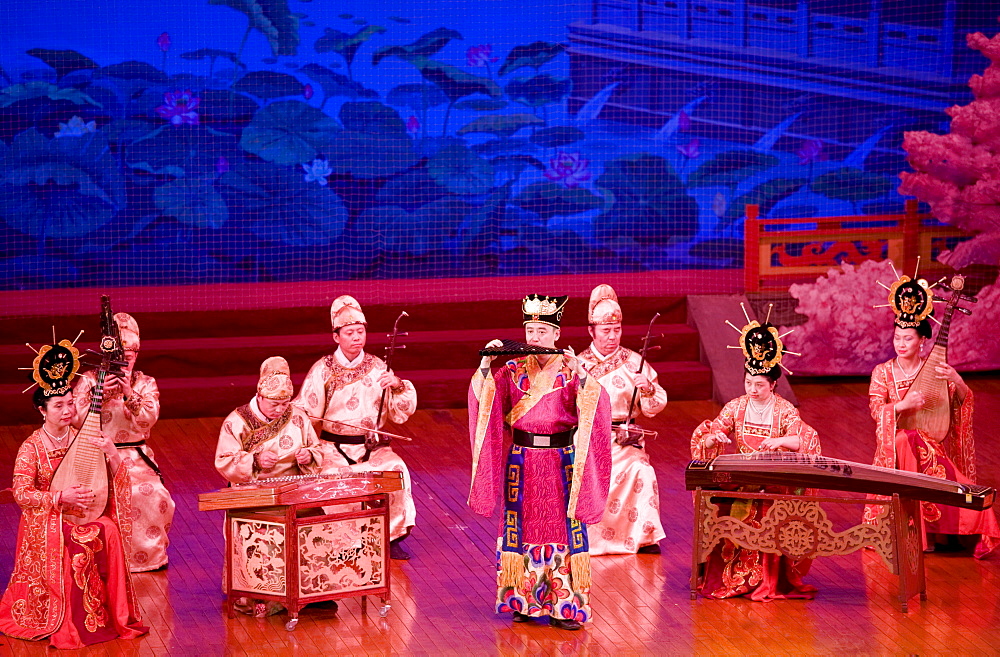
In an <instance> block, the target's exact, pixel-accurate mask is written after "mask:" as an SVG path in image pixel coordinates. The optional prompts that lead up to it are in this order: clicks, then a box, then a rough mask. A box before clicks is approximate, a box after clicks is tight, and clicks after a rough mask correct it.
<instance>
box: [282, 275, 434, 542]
mask: <svg viewBox="0 0 1000 657" xmlns="http://www.w3.org/2000/svg"><path fill="white" fill-rule="evenodd" d="M330 322H331V324H332V326H333V341H334V342H335V343H336V344H337V350H336V351H334V352H333V353H332V354H330V355H328V356H326V357H324V358H321V359H320V360H318V361H317V362H316V363H315V364H314V365H313V366H312V368H310V370H309V373H308V374H307V375H306V380H305V381H304V382H303V383H302V389H301V390H300V391H299V396H298V397H297V398H296V399H295V404H296V405H297V406H298V407H299V408H301V409H302V410H304V411H305V412H306V413H308V414H309V415H310V416H311V417H312V419H313V423H314V425H315V426H316V428H317V430H319V431H320V432H319V438H320V441H321V449H322V451H323V469H324V473H342V472H347V471H350V472H369V471H373V470H380V471H397V472H401V473H402V475H403V489H402V490H399V491H396V492H393V493H389V538H390V542H389V556H390V557H391V558H393V559H401V560H406V559H409V558H410V555H409V553H408V552H407V551H406V550H405V549H403V546H402V541H403V540H404V539H405V538H406V537H407V536H409V535H410V531H411V530H412V529H413V525H414V523H415V522H416V518H417V508H416V506H414V504H413V491H412V489H411V483H410V471H409V469H407V467H406V463H404V462H403V459H402V458H400V457H399V455H397V454H396V453H395V452H394V451H393V450H392V447H391V446H390V444H389V441H390V439H389V437H388V436H384V435H380V434H374V433H370V432H369V431H368V430H369V429H379V428H381V425H383V424H384V423H385V421H386V420H390V421H392V422H395V423H396V424H402V423H403V422H406V420H407V419H409V417H410V416H411V415H413V412H414V411H415V410H416V408H417V391H416V389H415V388H414V387H413V384H412V383H410V382H409V381H407V380H405V379H401V378H399V377H398V376H396V375H395V374H394V373H393V372H392V370H390V369H387V368H386V364H385V361H383V360H382V359H381V358H378V357H377V356H373V355H372V354H369V353H366V352H365V345H366V343H367V341H368V320H366V319H365V315H364V313H363V312H362V311H361V305H360V304H359V303H358V302H357V301H356V300H355V299H354V298H353V297H351V296H348V295H346V294H345V295H343V296H340V297H337V298H336V299H335V300H334V301H333V304H332V305H331V306H330ZM383 390H386V391H387V392H386V394H385V395H383ZM383 397H384V398H385V400H386V406H385V408H384V409H383V410H382V412H381V414H380V413H379V406H380V404H381V400H382V399H383ZM376 423H377V424H378V425H379V426H376Z"/></svg>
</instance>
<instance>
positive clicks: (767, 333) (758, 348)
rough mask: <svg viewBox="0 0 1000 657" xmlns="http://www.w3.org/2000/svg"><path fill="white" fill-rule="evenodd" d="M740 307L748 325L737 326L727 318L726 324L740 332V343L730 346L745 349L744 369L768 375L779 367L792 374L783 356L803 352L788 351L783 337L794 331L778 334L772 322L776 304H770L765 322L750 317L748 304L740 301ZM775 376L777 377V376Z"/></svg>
mask: <svg viewBox="0 0 1000 657" xmlns="http://www.w3.org/2000/svg"><path fill="white" fill-rule="evenodd" d="M740 307H741V308H742V309H743V316H744V317H745V318H746V320H747V323H746V326H744V327H743V328H737V327H736V325H735V324H733V323H732V322H730V321H729V320H728V319H727V320H726V324H728V325H729V326H731V327H733V329H734V330H736V331H737V332H738V333H739V334H740V343H739V344H738V345H730V346H729V348H730V349H741V350H742V351H743V359H744V361H745V362H744V364H743V369H744V370H746V372H747V373H748V374H750V375H751V376H757V375H760V374H764V375H767V374H770V373H771V372H773V370H775V369H777V368H778V367H780V368H781V369H783V370H785V371H786V372H788V373H789V374H791V373H792V372H791V370H789V369H788V368H787V367H785V366H784V364H783V363H782V362H781V359H782V357H783V356H784V355H785V354H792V355H794V356H801V355H802V354H799V353H797V352H794V351H788V350H787V349H785V345H784V343H783V342H782V341H781V339H782V338H784V337H785V336H786V335H788V334H789V333H791V332H792V331H788V332H786V333H783V334H781V335H778V329H777V328H775V327H774V326H773V325H772V324H771V323H770V321H769V320H770V319H771V309H772V308H773V307H774V304H768V306H767V317H766V318H765V319H764V323H763V324H761V323H760V322H758V321H757V320H751V319H750V315H749V314H748V313H747V309H746V306H745V305H743V303H742V302H740ZM774 378H777V377H776V376H775V377H774Z"/></svg>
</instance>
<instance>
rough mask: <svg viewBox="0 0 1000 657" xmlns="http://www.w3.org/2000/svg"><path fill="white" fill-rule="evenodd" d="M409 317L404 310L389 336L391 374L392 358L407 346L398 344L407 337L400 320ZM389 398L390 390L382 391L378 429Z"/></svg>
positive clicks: (387, 366) (387, 349)
mask: <svg viewBox="0 0 1000 657" xmlns="http://www.w3.org/2000/svg"><path fill="white" fill-rule="evenodd" d="M409 316H410V315H409V313H407V312H406V311H405V310H404V311H403V312H401V313H399V317H397V318H396V322H395V323H394V324H393V325H392V333H390V334H389V336H388V337H389V344H388V345H386V347H385V371H386V372H391V371H392V357H393V355H394V354H395V353H396V349H406V345H405V344H398V342H397V341H398V340H399V338H405V337H406V335H407V334H406V333H405V332H403V333H401V332H400V331H399V320H401V319H403V318H404V317H409ZM388 396H389V388H383V389H382V399H381V400H380V401H379V403H378V415H377V416H376V417H375V426H376V427H378V426H379V425H380V424H381V421H382V411H383V409H385V399H386V397H388ZM366 431H370V429H366ZM378 433H384V432H378Z"/></svg>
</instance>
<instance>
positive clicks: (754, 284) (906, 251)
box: [743, 199, 971, 292]
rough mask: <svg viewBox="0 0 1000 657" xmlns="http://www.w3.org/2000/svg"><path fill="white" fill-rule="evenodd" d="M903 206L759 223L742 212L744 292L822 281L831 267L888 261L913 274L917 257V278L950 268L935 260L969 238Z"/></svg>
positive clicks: (751, 208)
mask: <svg viewBox="0 0 1000 657" xmlns="http://www.w3.org/2000/svg"><path fill="white" fill-rule="evenodd" d="M917 206H918V204H917V201H916V200H912V199H910V200H907V201H906V206H905V212H904V213H903V214H886V215H863V216H854V217H810V218H802V219H795V218H792V219H785V218H783V219H761V218H760V217H759V212H760V210H759V207H758V206H756V205H748V206H746V224H745V226H744V234H743V257H744V260H743V267H744V286H745V289H746V292H760V291H761V290H766V289H775V288H782V287H787V286H788V285H789V284H791V283H796V282H803V281H806V280H812V279H815V278H816V277H818V276H821V275H822V274H823V273H824V272H826V270H827V269H829V268H830V267H836V266H837V265H840V264H845V263H847V264H853V265H857V264H860V263H861V262H863V261H865V260H878V261H881V260H892V261H893V262H894V263H895V264H896V267H897V268H899V267H902V271H901V273H902V272H907V273H910V274H912V272H913V270H914V268H915V267H916V264H917V256H920V263H921V264H920V274H921V276H924V277H927V278H931V277H934V276H935V275H943V274H945V273H947V272H948V271H951V268H950V267H948V266H947V265H943V264H941V263H940V262H938V261H937V256H938V255H939V254H940V253H941V252H942V251H945V250H948V249H951V248H954V246H955V244H957V243H958V242H962V241H964V240H966V239H969V238H970V237H971V235H969V234H968V233H965V232H963V231H960V230H958V229H956V228H953V227H952V226H944V225H940V224H936V223H934V222H933V216H932V215H930V214H926V213H921V212H918V211H917Z"/></svg>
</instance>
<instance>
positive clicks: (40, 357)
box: [19, 329, 83, 397]
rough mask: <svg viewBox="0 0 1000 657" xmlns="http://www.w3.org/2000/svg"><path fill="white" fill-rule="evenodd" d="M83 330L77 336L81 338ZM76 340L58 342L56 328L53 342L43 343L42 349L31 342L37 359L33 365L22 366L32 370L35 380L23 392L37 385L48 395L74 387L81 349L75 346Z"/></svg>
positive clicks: (57, 394) (61, 392)
mask: <svg viewBox="0 0 1000 657" xmlns="http://www.w3.org/2000/svg"><path fill="white" fill-rule="evenodd" d="M80 335H83V331H80V333H79V334H78V335H77V336H76V340H79V339H80ZM76 340H73V341H72V342H70V341H69V340H60V341H59V342H56V338H55V330H54V329H53V335H52V344H46V345H42V347H41V348H40V349H38V350H37V351H35V348H34V347H32V346H31V345H30V344H29V345H28V348H29V349H31V350H32V351H34V352H35V360H34V361H33V362H32V363H31V367H22V368H19V369H22V370H31V378H32V380H33V381H34V383H32V384H31V385H30V386H28V387H27V388H25V389H24V390H23V391H22V392H28V391H29V390H31V389H32V388H34V387H35V386H36V385H37V386H38V387H40V388H41V389H42V391H43V394H44V395H45V396H46V397H54V396H59V395H65V394H66V393H67V392H69V390H70V388H72V387H73V386H72V383H73V379H74V378H75V377H76V373H77V372H78V371H79V369H80V351H79V350H78V349H77V348H76V347H74V346H73V345H74V344H76Z"/></svg>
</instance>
